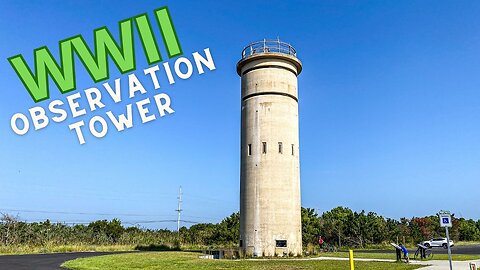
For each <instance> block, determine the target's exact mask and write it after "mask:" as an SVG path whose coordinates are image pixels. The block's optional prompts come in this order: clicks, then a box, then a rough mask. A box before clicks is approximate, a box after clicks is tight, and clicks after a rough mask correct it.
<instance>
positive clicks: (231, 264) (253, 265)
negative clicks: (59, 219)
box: [62, 252, 419, 270]
mask: <svg viewBox="0 0 480 270" xmlns="http://www.w3.org/2000/svg"><path fill="white" fill-rule="evenodd" d="M198 256H199V253H186V252H146V253H143V252H142V253H128V254H117V255H108V256H99V257H91V258H82V259H76V260H73V261H68V262H66V263H64V264H63V265H62V266H63V267H66V268H68V269H75V270H100V269H101V270H110V269H112V270H127V269H146V270H153V269H162V270H190V269H199V270H207V269H208V270H220V269H222V270H223V269H232V270H235V269H245V270H257V269H258V270H290V269H291V270H310V269H311V270H313V269H328V270H345V269H349V266H348V261H314V260H286V259H269V260H236V261H233V260H205V259H199V258H198ZM416 268H419V266H418V265H407V264H404V263H385V262H355V269H358V270H362V269H365V270H366V269H368V270H385V269H389V270H409V269H416Z"/></svg>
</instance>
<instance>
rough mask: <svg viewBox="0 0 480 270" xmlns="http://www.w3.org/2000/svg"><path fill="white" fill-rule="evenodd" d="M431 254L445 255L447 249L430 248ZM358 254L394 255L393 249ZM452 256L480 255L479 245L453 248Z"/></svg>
mask: <svg viewBox="0 0 480 270" xmlns="http://www.w3.org/2000/svg"><path fill="white" fill-rule="evenodd" d="M415 250H416V249H409V250H408V251H409V253H410V254H413V253H415ZM432 251H433V254H447V253H448V251H447V249H444V248H432ZM358 252H365V253H395V250H394V248H393V247H392V249H388V250H361V251H360V250H359V251H358ZM452 254H465V255H480V245H468V246H453V247H452Z"/></svg>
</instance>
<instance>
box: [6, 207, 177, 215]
mask: <svg viewBox="0 0 480 270" xmlns="http://www.w3.org/2000/svg"><path fill="white" fill-rule="evenodd" d="M0 211H9V212H22V213H42V214H63V215H96V216H126V217H127V216H128V217H155V216H156V217H171V216H174V215H146V214H121V213H115V214H112V213H94V212H67V211H47V210H28V209H7V208H0Z"/></svg>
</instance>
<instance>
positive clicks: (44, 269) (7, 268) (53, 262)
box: [0, 252, 119, 270]
mask: <svg viewBox="0 0 480 270" xmlns="http://www.w3.org/2000/svg"><path fill="white" fill-rule="evenodd" d="M115 253H119V252H72V253H53V254H31V255H5V256H0V269H1V270H58V269H63V270H65V269H64V268H61V267H60V265H61V264H62V263H64V262H65V261H69V260H73V259H76V258H84V257H92V256H100V255H108V254H115Z"/></svg>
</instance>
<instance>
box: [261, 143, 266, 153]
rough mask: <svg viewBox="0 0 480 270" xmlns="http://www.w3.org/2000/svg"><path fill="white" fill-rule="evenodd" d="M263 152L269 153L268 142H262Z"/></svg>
mask: <svg viewBox="0 0 480 270" xmlns="http://www.w3.org/2000/svg"><path fill="white" fill-rule="evenodd" d="M262 146H263V147H262V153H263V154H266V153H267V142H262Z"/></svg>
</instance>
